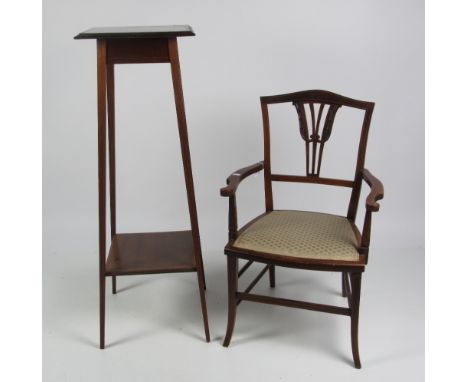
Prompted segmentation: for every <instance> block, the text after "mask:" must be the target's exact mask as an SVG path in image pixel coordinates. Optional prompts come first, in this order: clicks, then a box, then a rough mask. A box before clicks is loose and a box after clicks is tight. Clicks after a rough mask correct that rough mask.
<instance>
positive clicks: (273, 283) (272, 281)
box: [269, 265, 276, 288]
mask: <svg viewBox="0 0 468 382" xmlns="http://www.w3.org/2000/svg"><path fill="white" fill-rule="evenodd" d="M269 273H270V287H272V288H274V287H275V286H276V275H275V266H274V265H270V269H269Z"/></svg>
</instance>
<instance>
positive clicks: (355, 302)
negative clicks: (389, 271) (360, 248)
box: [350, 272, 362, 369]
mask: <svg viewBox="0 0 468 382" xmlns="http://www.w3.org/2000/svg"><path fill="white" fill-rule="evenodd" d="M350 276H351V307H350V308H351V346H352V350H353V359H354V367H356V369H360V368H361V360H360V358H359V345H358V326H359V303H360V299H361V276H362V273H360V272H359V273H351V275H350Z"/></svg>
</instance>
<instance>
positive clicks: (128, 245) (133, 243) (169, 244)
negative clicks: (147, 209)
mask: <svg viewBox="0 0 468 382" xmlns="http://www.w3.org/2000/svg"><path fill="white" fill-rule="evenodd" d="M196 270H197V266H196V263H195V257H194V256H193V241H192V231H176V232H154V233H152V232H151V233H118V234H116V235H115V236H114V238H113V239H112V244H111V247H110V251H109V256H108V258H107V263H106V275H138V274H151V273H169V272H193V271H196Z"/></svg>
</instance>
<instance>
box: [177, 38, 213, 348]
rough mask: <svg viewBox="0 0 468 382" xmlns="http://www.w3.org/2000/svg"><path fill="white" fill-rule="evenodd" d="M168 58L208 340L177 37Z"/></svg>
mask: <svg viewBox="0 0 468 382" xmlns="http://www.w3.org/2000/svg"><path fill="white" fill-rule="evenodd" d="M168 46H169V58H170V61H171V73H172V84H173V86H174V99H175V106H176V113H177V123H178V126H179V139H180V148H181V151H182V162H183V165H184V177H185V187H186V189H187V201H188V207H189V214H190V225H191V227H192V238H193V247H194V255H195V261H196V264H197V274H198V283H199V287H200V300H201V306H202V312H203V323H204V326H205V337H206V341H207V342H209V341H210V331H209V327H208V313H207V309H206V300H205V292H204V289H205V281H204V269H203V259H202V255H201V245H200V233H199V229H198V218H197V205H196V202H195V189H194V186H193V176H192V162H191V159H190V147H189V141H188V133H187V121H186V117H185V105H184V93H183V90H182V77H181V74H180V64H179V52H178V49H177V39H176V38H169V39H168Z"/></svg>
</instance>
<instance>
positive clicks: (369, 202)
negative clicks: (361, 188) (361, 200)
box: [361, 168, 384, 212]
mask: <svg viewBox="0 0 468 382" xmlns="http://www.w3.org/2000/svg"><path fill="white" fill-rule="evenodd" d="M361 175H362V179H364V181H365V182H366V183H367V184H368V185H369V187H370V189H371V190H370V193H369V195H368V196H367V199H366V210H368V211H372V212H376V211H378V210H379V208H380V204H379V203H377V200H380V199H383V197H384V186H383V184H382V182H381V181H380V180H378V179H377V178H376V177H375V176H374V175H372V174H371V172H370V171H369V170H367V169H365V168H364V169H362V170H361Z"/></svg>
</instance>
